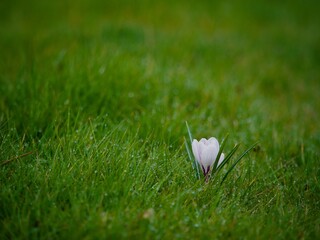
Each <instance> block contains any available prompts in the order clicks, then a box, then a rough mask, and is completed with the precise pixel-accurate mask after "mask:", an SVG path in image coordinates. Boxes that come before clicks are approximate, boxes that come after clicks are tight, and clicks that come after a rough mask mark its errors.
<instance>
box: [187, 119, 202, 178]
mask: <svg viewBox="0 0 320 240" xmlns="http://www.w3.org/2000/svg"><path fill="white" fill-rule="evenodd" d="M186 125H187V130H188V135H189V140H190V145H191V146H192V139H193V138H192V134H191V131H190V128H189V125H188V122H187V121H186ZM185 145H186V148H187V152H188V155H189V159H190V160H191V161H192V167H193V169H195V171H196V178H197V179H200V170H199V164H198V162H197V161H196V159H195V158H194V157H193V155H192V154H191V151H190V148H189V146H188V144H187V141H185Z"/></svg>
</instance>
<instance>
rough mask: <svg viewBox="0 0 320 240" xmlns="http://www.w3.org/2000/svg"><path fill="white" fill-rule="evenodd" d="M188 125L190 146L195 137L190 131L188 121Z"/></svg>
mask: <svg viewBox="0 0 320 240" xmlns="http://www.w3.org/2000/svg"><path fill="white" fill-rule="evenodd" d="M186 125H187V130H188V135H189V139H190V144H192V140H193V137H192V134H191V131H190V128H189V125H188V122H187V121H186Z"/></svg>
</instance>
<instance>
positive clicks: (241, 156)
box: [220, 142, 258, 186]
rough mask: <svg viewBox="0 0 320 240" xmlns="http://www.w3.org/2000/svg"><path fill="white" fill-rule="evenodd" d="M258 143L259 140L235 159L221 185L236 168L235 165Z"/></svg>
mask: <svg viewBox="0 0 320 240" xmlns="http://www.w3.org/2000/svg"><path fill="white" fill-rule="evenodd" d="M257 144H258V142H256V143H254V144H252V145H251V146H250V147H249V148H248V149H247V150H245V151H244V152H243V153H242V154H241V155H240V157H239V158H238V159H237V160H236V161H235V163H234V164H233V165H232V166H231V167H230V169H229V170H228V172H227V173H226V174H225V175H224V177H223V179H222V181H221V183H220V186H221V185H222V183H223V182H224V181H225V180H226V178H227V177H228V175H229V173H230V172H231V171H232V170H233V169H234V167H235V166H236V165H237V164H238V163H239V162H240V160H241V159H242V158H243V157H244V156H245V155H246V154H247V153H248V152H250V151H251V150H252V149H253V148H254V147H255V146H256V145H257Z"/></svg>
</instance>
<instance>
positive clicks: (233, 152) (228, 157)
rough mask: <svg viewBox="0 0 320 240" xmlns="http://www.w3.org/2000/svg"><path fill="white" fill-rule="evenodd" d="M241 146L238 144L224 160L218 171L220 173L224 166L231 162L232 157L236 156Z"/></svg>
mask: <svg viewBox="0 0 320 240" xmlns="http://www.w3.org/2000/svg"><path fill="white" fill-rule="evenodd" d="M239 146H240V144H236V145H235V146H234V147H233V149H232V150H231V151H230V152H229V153H228V155H227V156H226V157H225V158H224V160H223V162H222V163H221V164H220V165H219V167H218V168H217V171H220V170H221V169H222V168H223V166H224V165H226V164H227V163H228V162H229V160H230V159H231V157H232V156H233V154H235V152H236V151H237V150H238V148H239Z"/></svg>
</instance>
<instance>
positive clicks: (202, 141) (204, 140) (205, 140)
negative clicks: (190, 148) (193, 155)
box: [199, 138, 209, 145]
mask: <svg viewBox="0 0 320 240" xmlns="http://www.w3.org/2000/svg"><path fill="white" fill-rule="evenodd" d="M199 142H200V143H203V144H204V145H208V144H209V143H208V140H207V139H206V138H201V139H200V141H199Z"/></svg>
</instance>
